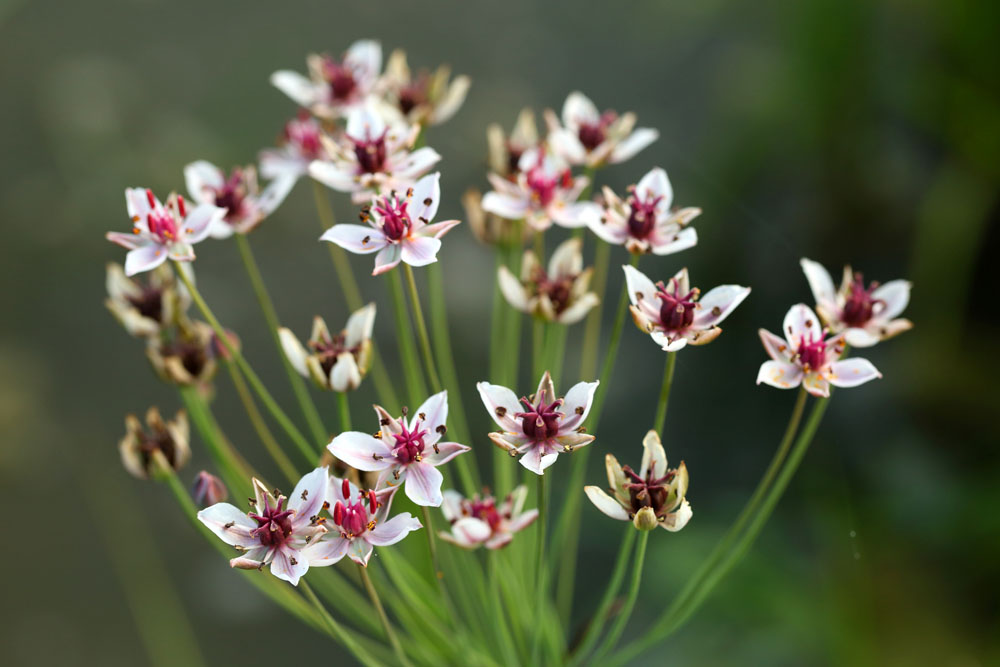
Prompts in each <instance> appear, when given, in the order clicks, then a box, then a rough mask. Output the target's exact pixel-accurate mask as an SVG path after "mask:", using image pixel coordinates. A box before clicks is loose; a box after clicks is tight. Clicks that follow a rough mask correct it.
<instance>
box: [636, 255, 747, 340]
mask: <svg viewBox="0 0 1000 667" xmlns="http://www.w3.org/2000/svg"><path fill="white" fill-rule="evenodd" d="M622 268H623V269H625V283H626V289H628V298H629V300H630V301H631V302H632V306H631V307H630V310H631V311H632V319H633V320H634V321H635V325H636V326H637V327H639V329H640V330H642V331H644V332H645V333H648V334H649V335H650V337H652V339H653V342H655V343H656V344H657V345H659V346H660V347H662V348H663V349H664V350H666V351H668V352H674V351H676V350H679V349H681V348H683V347H684V346H686V345H688V344H689V343H690V344H691V345H705V344H706V343H710V342H712V341H713V340H715V339H716V338H717V337H718V336H719V334H721V333H722V329H721V328H719V326H718V325H719V323H720V322H722V321H723V320H724V319H726V318H727V317H728V316H729V314H730V313H731V312H733V310H735V309H736V306H738V305H740V303H742V302H743V299H745V298H747V295H748V294H750V288H749V287H741V286H740V285H720V286H719V287H716V288H714V289H711V290H709V292H708V294H706V295H705V297H704V298H702V299H699V297H700V295H701V291H700V290H699V289H698V288H697V287H695V288H693V289H692V288H691V285H690V281H689V280H688V272H687V269H681V270H680V271H679V272H678V273H677V275H675V276H674V277H673V278H671V279H670V280H669V281H668V282H667V284H666V285H664V284H663V283H662V282H658V283H656V284H655V285H654V284H653V281H651V280H650V279H649V278H647V277H646V276H645V274H643V273H642V272H640V271H639V270H638V269H636V268H635V267H632V266H623V267H622Z"/></svg>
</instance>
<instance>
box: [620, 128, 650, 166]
mask: <svg viewBox="0 0 1000 667" xmlns="http://www.w3.org/2000/svg"><path fill="white" fill-rule="evenodd" d="M659 138H660V133H659V132H657V131H656V130H654V129H653V128H650V127H640V128H639V129H637V130H635V131H634V132H632V134H630V135H628V136H627V137H625V140H624V141H622V142H621V143H619V144H618V145H617V146H615V148H614V150H612V151H611V156H610V157H609V158H608V162H610V163H612V164H617V163H619V162H624V161H625V160H629V159H631V158H633V157H635V155H636V154H637V153H638V152H639V151H641V150H642V149H644V148H646V147H647V146H649V145H650V144H652V143H653V142H654V141H656V140H657V139H659Z"/></svg>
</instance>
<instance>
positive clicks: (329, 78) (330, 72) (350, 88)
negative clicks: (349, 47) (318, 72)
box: [323, 58, 358, 102]
mask: <svg viewBox="0 0 1000 667" xmlns="http://www.w3.org/2000/svg"><path fill="white" fill-rule="evenodd" d="M323 77H324V78H325V79H326V82H327V84H328V85H329V86H330V96H331V97H332V98H333V100H334V101H335V102H343V101H345V100H347V98H349V97H350V96H351V93H353V92H354V91H355V89H356V88H357V87H358V82H357V80H356V79H355V78H354V72H352V71H351V68H350V67H347V66H346V65H345V64H343V63H339V62H337V61H335V60H332V59H330V58H326V59H325V60H324V61H323Z"/></svg>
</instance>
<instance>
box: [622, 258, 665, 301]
mask: <svg viewBox="0 0 1000 667" xmlns="http://www.w3.org/2000/svg"><path fill="white" fill-rule="evenodd" d="M622 269H624V270H625V285H626V289H628V298H629V301H631V302H632V305H633V306H639V304H640V303H642V302H643V301H646V302H647V304H650V305H651V306H652V307H654V308H657V306H656V292H657V290H656V285H654V284H653V281H652V280H650V279H649V278H647V277H646V274H644V273H642V272H641V271H639V269H637V268H635V267H633V266H628V265H625V266H623V267H622ZM657 310H659V309H658V308H657Z"/></svg>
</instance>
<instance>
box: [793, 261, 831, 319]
mask: <svg viewBox="0 0 1000 667" xmlns="http://www.w3.org/2000/svg"><path fill="white" fill-rule="evenodd" d="M799 264H800V265H801V266H802V272H803V273H805V274H806V280H807V281H808V282H809V289H811V290H812V293H813V299H814V300H815V301H816V307H817V308H823V309H826V310H827V311H829V312H833V311H835V310H836V309H837V290H836V288H835V287H834V286H833V278H831V277H830V272H829V271H827V270H826V269H825V268H824V267H823V265H822V264H820V263H819V262H814V261H812V260H811V259H806V258H805V257H803V258H802V259H800V260H799Z"/></svg>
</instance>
